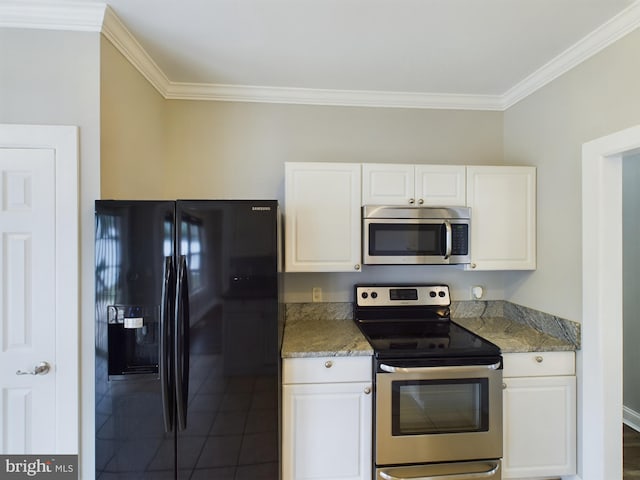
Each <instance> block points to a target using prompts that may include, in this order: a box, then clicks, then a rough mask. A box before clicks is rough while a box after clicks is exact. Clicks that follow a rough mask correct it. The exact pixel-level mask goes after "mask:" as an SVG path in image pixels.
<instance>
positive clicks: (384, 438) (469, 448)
mask: <svg viewBox="0 0 640 480" xmlns="http://www.w3.org/2000/svg"><path fill="white" fill-rule="evenodd" d="M494 361H495V362H496V363H492V364H490V365H469V366H466V365H465V366H459V365H458V366H434V367H398V366H394V365H393V363H392V362H389V364H387V363H384V362H382V363H379V364H378V366H377V369H376V370H377V372H376V406H375V428H376V440H375V462H376V465H378V466H381V465H399V464H420V463H430V462H448V461H464V460H486V459H498V458H500V457H502V369H501V361H500V359H499V358H498V359H497V360H494Z"/></svg>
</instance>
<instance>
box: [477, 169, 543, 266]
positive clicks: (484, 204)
mask: <svg viewBox="0 0 640 480" xmlns="http://www.w3.org/2000/svg"><path fill="white" fill-rule="evenodd" d="M467 206H468V207H471V222H472V223H471V264H470V265H468V266H467V267H466V268H467V269H469V270H534V269H535V268H536V169H535V167H523V166H467Z"/></svg>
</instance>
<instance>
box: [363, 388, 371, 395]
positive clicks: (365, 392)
mask: <svg viewBox="0 0 640 480" xmlns="http://www.w3.org/2000/svg"><path fill="white" fill-rule="evenodd" d="M370 393H371V387H364V394H365V395H369V394H370Z"/></svg>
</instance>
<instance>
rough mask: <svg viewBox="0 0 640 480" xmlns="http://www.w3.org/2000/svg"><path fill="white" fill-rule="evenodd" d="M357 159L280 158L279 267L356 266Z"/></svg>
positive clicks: (300, 269) (328, 269)
mask: <svg viewBox="0 0 640 480" xmlns="http://www.w3.org/2000/svg"><path fill="white" fill-rule="evenodd" d="M360 184H361V174H360V164H352V163H314V162H309V163H306V162H305V163H298V162H294V163H291V162H289V163H285V270H286V271H287V272H353V271H359V270H360V261H361V260H360V256H361V255H360V251H361V244H360V243H361V240H360V239H361V233H360V230H361V228H360V222H361V219H360V216H361V214H360V199H361V187H360Z"/></svg>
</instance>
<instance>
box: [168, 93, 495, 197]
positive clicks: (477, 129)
mask: <svg viewBox="0 0 640 480" xmlns="http://www.w3.org/2000/svg"><path fill="white" fill-rule="evenodd" d="M168 103H169V105H168V110H167V120H168V138H169V147H168V149H169V157H170V159H171V162H170V168H169V171H168V176H167V179H168V183H167V195H168V196H175V197H184V196H195V197H213V198H216V197H219V198H243V197H249V198H257V197H267V198H276V199H279V200H282V194H283V175H284V162H287V161H288V162H291V161H299V162H311V161H322V162H356V163H359V162H395V163H457V164H466V163H472V164H479V163H487V164H499V163H501V162H502V113H500V112H473V111H447V110H412V109H392V108H356V107H323V106H305V105H275V104H261V103H230V102H194V101H170V102H168Z"/></svg>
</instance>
